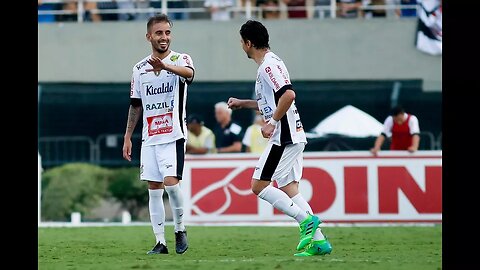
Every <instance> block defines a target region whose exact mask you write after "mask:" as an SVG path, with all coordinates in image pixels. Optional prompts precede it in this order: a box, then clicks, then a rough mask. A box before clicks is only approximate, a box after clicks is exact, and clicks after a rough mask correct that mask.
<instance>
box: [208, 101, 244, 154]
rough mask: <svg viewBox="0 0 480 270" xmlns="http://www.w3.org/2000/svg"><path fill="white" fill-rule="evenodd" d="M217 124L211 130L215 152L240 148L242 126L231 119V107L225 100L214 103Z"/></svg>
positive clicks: (234, 150)
mask: <svg viewBox="0 0 480 270" xmlns="http://www.w3.org/2000/svg"><path fill="white" fill-rule="evenodd" d="M215 119H216V120H217V125H216V126H215V129H214V130H213V133H214V134H215V146H216V147H217V153H235V152H241V150H242V127H241V126H240V125H238V124H236V123H234V122H233V121H232V109H230V108H229V107H228V105H227V103H226V102H224V101H222V102H218V103H217V104H215Z"/></svg>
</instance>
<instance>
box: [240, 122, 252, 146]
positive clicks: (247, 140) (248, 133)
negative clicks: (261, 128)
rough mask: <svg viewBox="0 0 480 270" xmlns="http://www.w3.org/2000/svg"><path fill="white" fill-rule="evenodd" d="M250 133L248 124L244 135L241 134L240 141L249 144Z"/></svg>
mask: <svg viewBox="0 0 480 270" xmlns="http://www.w3.org/2000/svg"><path fill="white" fill-rule="evenodd" d="M251 133H252V126H249V127H248V128H247V130H246V131H245V135H243V140H242V143H243V144H244V145H246V146H250V145H251V143H250V137H251V136H252V135H251Z"/></svg>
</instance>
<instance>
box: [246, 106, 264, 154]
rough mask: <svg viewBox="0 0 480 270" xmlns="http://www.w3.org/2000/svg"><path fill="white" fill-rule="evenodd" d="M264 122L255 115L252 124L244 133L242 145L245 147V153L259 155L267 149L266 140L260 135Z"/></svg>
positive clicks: (258, 115) (260, 117)
mask: <svg viewBox="0 0 480 270" xmlns="http://www.w3.org/2000/svg"><path fill="white" fill-rule="evenodd" d="M265 124H266V123H265V121H264V120H263V117H262V116H261V115H260V113H257V115H255V119H254V122H253V124H252V125H251V126H249V127H248V128H247V130H246V131H245V135H244V136H243V140H242V143H243V144H244V145H245V146H246V149H245V152H249V153H255V154H261V153H263V150H265V148H266V147H267V144H268V139H267V138H264V137H263V135H262V127H263V126H265Z"/></svg>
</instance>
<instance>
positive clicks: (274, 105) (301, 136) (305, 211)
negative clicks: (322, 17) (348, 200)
mask: <svg viewBox="0 0 480 270" xmlns="http://www.w3.org/2000/svg"><path fill="white" fill-rule="evenodd" d="M240 36H241V39H240V42H241V44H242V49H243V50H244V51H245V53H246V54H247V57H248V58H250V59H252V60H254V61H255V62H256V63H257V64H258V66H259V67H258V70H257V80H256V84H255V95H256V100H251V99H237V98H234V97H231V98H229V100H228V106H229V107H230V108H231V109H242V108H248V109H254V110H257V111H260V113H261V114H262V115H263V118H264V121H265V122H268V123H267V124H266V125H264V126H263V127H262V129H261V131H262V135H263V137H265V138H269V141H268V145H267V147H266V148H265V150H264V151H263V153H262V155H261V156H260V159H259V160H258V162H257V165H256V166H255V171H254V173H253V179H252V191H253V193H255V194H256V195H257V196H258V197H260V198H261V199H263V200H265V201H267V202H269V203H270V204H271V205H272V206H273V207H275V208H276V209H278V210H280V211H282V212H283V213H285V214H286V215H288V216H289V217H291V218H293V219H295V220H296V221H297V222H298V223H299V227H300V241H299V243H298V245H297V250H299V251H300V250H303V251H302V252H299V253H296V254H295V256H313V255H325V254H330V253H331V252H332V246H331V244H330V242H329V241H328V240H327V239H326V238H325V236H324V235H323V234H322V231H321V230H320V228H319V227H318V225H319V224H320V223H321V222H322V221H320V219H319V218H318V217H317V216H315V215H313V211H312V208H311V207H310V205H309V204H308V202H307V201H306V200H305V199H304V198H303V197H302V194H300V193H299V191H298V184H299V181H300V179H301V178H302V170H303V150H304V149H305V144H306V143H307V140H306V137H305V132H304V131H303V125H302V122H301V120H300V114H299V112H298V110H297V107H296V106H295V91H294V90H293V86H292V83H291V82H290V75H289V74H288V70H287V67H286V66H285V64H284V62H283V61H282V59H280V57H278V56H277V55H276V54H274V53H273V52H272V51H270V45H269V44H268V41H269V35H268V31H267V29H266V28H265V26H264V25H263V24H262V23H260V22H258V21H254V20H249V21H247V22H246V23H245V24H243V25H242V27H241V28H240ZM271 181H276V182H277V185H278V188H276V187H274V186H272V185H270V183H271Z"/></svg>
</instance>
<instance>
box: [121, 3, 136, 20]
mask: <svg viewBox="0 0 480 270" xmlns="http://www.w3.org/2000/svg"><path fill="white" fill-rule="evenodd" d="M134 2H136V0H128V1H120V2H117V8H118V9H119V10H123V11H122V12H121V13H119V14H118V20H119V21H133V20H134V19H135V14H134V13H135V12H133V11H125V10H127V9H130V10H134V9H135V3H134Z"/></svg>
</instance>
